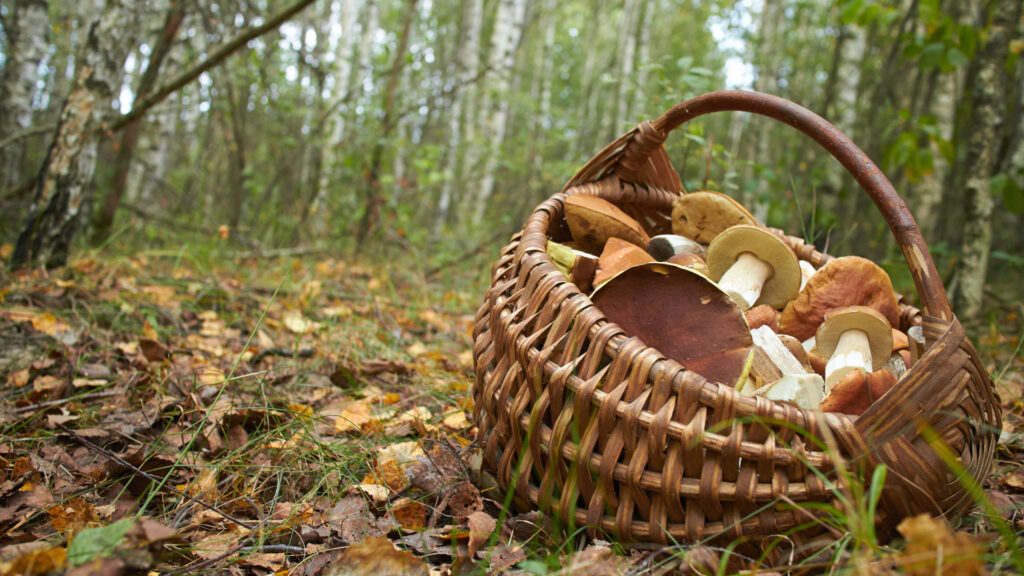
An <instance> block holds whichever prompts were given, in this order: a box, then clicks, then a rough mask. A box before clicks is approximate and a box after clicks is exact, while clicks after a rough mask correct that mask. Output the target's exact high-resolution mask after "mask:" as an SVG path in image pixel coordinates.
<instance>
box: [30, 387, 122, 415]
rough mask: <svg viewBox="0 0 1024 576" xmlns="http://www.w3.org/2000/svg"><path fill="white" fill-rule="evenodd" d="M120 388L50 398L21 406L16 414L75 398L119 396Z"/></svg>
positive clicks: (48, 406)
mask: <svg viewBox="0 0 1024 576" xmlns="http://www.w3.org/2000/svg"><path fill="white" fill-rule="evenodd" d="M121 393H122V391H120V390H104V391H102V392H90V393H88V394H82V395H81V396H71V397H68V398H61V399H59V400H48V401H46V402H39V403H36V404H30V405H28V406H21V407H19V408H15V409H14V413H15V414H21V413H23V412H32V411H34V410H38V409H40V408H50V407H51V406H60V405H61V404H67V403H68V402H72V401H74V400H92V399H94V398H109V397H111V396H117V395H118V394H121Z"/></svg>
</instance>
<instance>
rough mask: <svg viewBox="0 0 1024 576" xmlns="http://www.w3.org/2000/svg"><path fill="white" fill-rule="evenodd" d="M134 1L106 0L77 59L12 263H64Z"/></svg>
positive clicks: (119, 72)
mask: <svg viewBox="0 0 1024 576" xmlns="http://www.w3.org/2000/svg"><path fill="white" fill-rule="evenodd" d="M133 7H134V6H133V3H132V2H129V1H128V0H107V2H106V4H105V6H104V9H103V10H102V11H101V12H99V13H98V14H97V16H96V18H97V20H94V22H93V24H92V25H91V26H89V29H88V35H87V37H86V40H85V42H84V45H83V46H82V49H81V50H80V51H79V54H78V57H77V59H76V73H75V83H74V84H73V86H72V88H71V93H70V94H69V95H68V98H67V100H66V101H65V103H64V106H63V108H62V110H61V114H60V122H59V125H58V127H57V134H56V138H55V141H54V143H53V144H52V146H51V148H50V151H49V153H48V155H47V159H46V162H45V164H44V166H43V169H42V171H41V172H40V175H39V179H38V183H37V185H36V193H35V197H34V199H33V202H32V206H31V207H30V209H29V217H28V219H27V220H26V223H25V228H24V229H23V231H22V233H21V235H20V236H19V238H18V244H17V246H16V247H15V252H14V256H13V259H12V264H13V265H15V266H18V265H23V264H30V263H33V262H39V263H42V264H44V265H63V264H64V263H65V262H66V260H67V253H68V248H69V246H70V243H71V240H72V238H73V237H74V234H75V232H76V231H77V228H78V222H79V219H80V217H81V212H82V207H83V204H84V203H85V200H86V198H87V191H88V186H89V184H90V182H91V181H92V176H93V172H94V171H95V168H96V156H97V149H98V147H99V140H98V138H97V137H96V130H97V128H98V126H99V125H100V123H101V122H103V121H105V120H107V119H109V118H110V117H111V116H112V115H113V113H114V108H113V106H112V104H113V101H114V99H115V98H116V97H117V90H118V89H119V87H120V85H121V77H122V76H123V73H124V60H125V57H126V56H127V53H128V51H129V49H130V46H131V44H130V43H129V42H125V41H124V38H125V36H126V35H125V33H124V31H123V30H122V29H121V28H122V27H123V26H124V25H125V22H126V21H128V22H130V21H131V18H132V17H133V12H132V8H133Z"/></svg>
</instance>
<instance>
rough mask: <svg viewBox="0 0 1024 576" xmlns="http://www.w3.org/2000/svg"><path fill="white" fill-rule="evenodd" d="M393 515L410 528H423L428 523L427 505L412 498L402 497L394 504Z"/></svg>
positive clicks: (403, 525) (398, 521)
mask: <svg viewBox="0 0 1024 576" xmlns="http://www.w3.org/2000/svg"><path fill="white" fill-rule="evenodd" d="M391 516H392V517H393V518H394V519H395V522H397V523H398V525H399V526H401V527H402V528H405V529H408V530H422V529H423V528H425V527H426V525H427V507H426V506H424V505H423V504H422V503H421V502H417V501H416V500H412V499H410V498H401V499H399V500H398V501H396V502H395V503H394V504H392V506H391Z"/></svg>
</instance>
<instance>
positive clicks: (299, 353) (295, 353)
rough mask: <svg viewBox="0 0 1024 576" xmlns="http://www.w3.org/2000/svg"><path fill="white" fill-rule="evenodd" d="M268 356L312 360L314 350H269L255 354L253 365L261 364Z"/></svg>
mask: <svg viewBox="0 0 1024 576" xmlns="http://www.w3.org/2000/svg"><path fill="white" fill-rule="evenodd" d="M267 356H282V357H284V358H312V357H313V349H312V348H302V349H300V350H289V349H287V348H267V349H265V350H260V351H259V352H257V353H256V354H253V356H252V360H251V361H250V363H251V364H259V363H260V362H262V361H263V359H264V358H266V357H267Z"/></svg>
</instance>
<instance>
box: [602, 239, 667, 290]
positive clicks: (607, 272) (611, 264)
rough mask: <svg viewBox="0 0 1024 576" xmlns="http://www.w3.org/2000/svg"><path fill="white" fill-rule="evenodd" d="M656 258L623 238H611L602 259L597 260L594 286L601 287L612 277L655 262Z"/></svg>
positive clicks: (605, 246) (603, 251) (606, 243)
mask: <svg viewBox="0 0 1024 576" xmlns="http://www.w3.org/2000/svg"><path fill="white" fill-rule="evenodd" d="M653 261H654V258H652V257H651V255H650V254H648V253H647V252H644V251H643V250H642V249H641V248H640V247H639V246H637V245H636V244H632V243H630V242H626V241H625V240H622V239H621V238H609V239H608V241H607V242H605V245H604V250H602V251H601V257H600V258H598V260H597V274H595V275H594V286H600V285H601V284H604V283H605V282H606V281H608V280H609V279H610V278H611V277H612V276H615V275H616V274H618V273H619V272H622V271H623V270H625V269H627V268H629V267H630V266H636V265H637V264H643V263H645V262H653Z"/></svg>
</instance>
